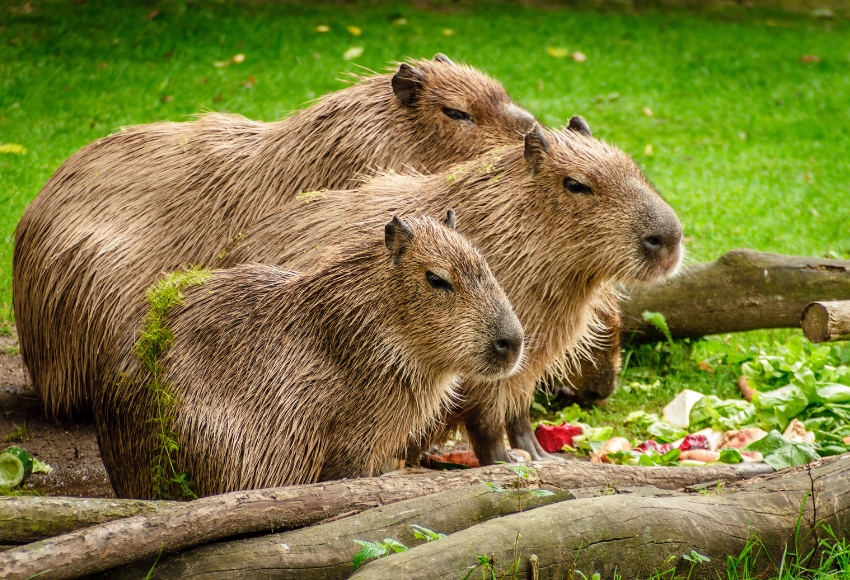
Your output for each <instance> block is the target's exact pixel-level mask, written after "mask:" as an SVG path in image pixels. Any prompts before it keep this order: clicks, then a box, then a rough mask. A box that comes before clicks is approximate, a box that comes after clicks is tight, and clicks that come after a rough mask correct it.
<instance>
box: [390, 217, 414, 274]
mask: <svg viewBox="0 0 850 580" xmlns="http://www.w3.org/2000/svg"><path fill="white" fill-rule="evenodd" d="M411 241H413V232H411V231H410V228H409V227H407V224H406V223H404V221H402V220H401V219H400V218H399V217H398V216H393V219H392V221H391V222H390V223H388V224H387V225H385V226H384V243H385V244H386V245H387V249H389V250H390V252H391V253H392V256H393V261H394V262H395V263H398V260H399V258H401V255H402V254H403V253H404V251H405V250H407V248H408V247H409V246H410V242H411Z"/></svg>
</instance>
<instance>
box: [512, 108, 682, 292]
mask: <svg viewBox="0 0 850 580" xmlns="http://www.w3.org/2000/svg"><path fill="white" fill-rule="evenodd" d="M550 141H551V142H554V144H556V145H557V146H553V143H550ZM524 155H525V159H526V161H527V163H528V169H529V171H531V173H532V174H533V176H534V181H535V185H536V189H537V191H538V192H539V193H538V196H539V197H538V203H541V204H544V207H545V208H546V210H547V211H546V212H545V214H546V215H547V216H549V219H550V220H551V221H552V222H553V223H552V224H551V229H550V231H552V232H553V233H554V232H562V233H567V238H568V240H566V239H562V240H558V239H555V240H552V241H553V243H554V244H556V245H557V244H558V242H559V241H563V242H566V243H567V244H568V246H569V248H568V251H569V259H570V260H571V261H573V262H574V263H577V264H581V266H582V267H583V268H584V269H585V270H586V271H588V272H590V273H592V272H594V271H599V272H605V273H606V275H605V276H604V277H605V278H607V279H609V280H610V279H612V278H613V279H616V280H620V281H623V282H647V281H652V280H656V279H659V278H663V277H665V276H669V275H671V274H672V273H674V272H675V271H676V270H677V269H678V267H679V265H680V264H681V261H682V254H683V247H682V225H681V223H679V218H678V217H677V216H676V213H675V212H674V211H673V209H672V208H671V207H670V206H669V205H668V204H667V202H665V201H664V199H663V198H662V197H661V196H660V195H659V194H658V192H656V191H655V188H654V187H653V186H652V185H651V184H650V183H649V181H648V180H647V179H646V177H645V176H644V174H643V172H642V171H641V170H640V169H639V168H638V167H637V165H636V164H635V162H634V160H632V158H631V157H629V156H628V155H626V154H625V153H623V152H622V151H620V150H619V149H617V148H616V147H611V146H609V145H607V144H606V143H603V142H602V141H599V140H597V139H594V138H593V137H592V135H591V132H590V128H589V127H588V125H587V123H586V122H585V121H584V119H582V118H581V117H573V118H572V119H570V123H569V125H568V126H567V127H565V128H564V130H562V131H545V130H541V129H539V128H537V129H535V130H533V131H531V132H529V133H528V134H527V135H526V137H525V153H524ZM541 209H542V208H541ZM612 274H613V276H612Z"/></svg>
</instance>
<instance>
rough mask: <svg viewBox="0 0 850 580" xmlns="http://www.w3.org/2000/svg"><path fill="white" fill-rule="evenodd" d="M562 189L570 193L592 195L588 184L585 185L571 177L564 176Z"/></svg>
mask: <svg viewBox="0 0 850 580" xmlns="http://www.w3.org/2000/svg"><path fill="white" fill-rule="evenodd" d="M564 189H566V190H567V191H569V192H570V193H581V194H584V195H593V190H592V189H591V188H590V186H589V185H585V184H583V183H582V182H580V181H576V180H575V179H573V178H572V177H565V178H564Z"/></svg>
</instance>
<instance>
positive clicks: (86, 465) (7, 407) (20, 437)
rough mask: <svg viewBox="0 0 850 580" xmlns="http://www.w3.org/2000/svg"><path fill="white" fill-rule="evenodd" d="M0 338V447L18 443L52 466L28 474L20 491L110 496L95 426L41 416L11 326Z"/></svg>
mask: <svg viewBox="0 0 850 580" xmlns="http://www.w3.org/2000/svg"><path fill="white" fill-rule="evenodd" d="M10 331H11V332H10V334H9V335H8V336H0V437H3V438H4V440H3V441H0V445H2V447H0V448H5V447H7V446H9V445H19V446H21V447H23V448H24V449H26V450H27V451H28V452H29V453H30V455H32V456H34V457H37V458H38V459H39V460H40V461H43V462H44V463H47V464H48V465H50V466H51V467H52V468H53V473H51V474H50V475H44V474H33V475H31V476H30V477H29V478H27V480H26V482H25V483H24V485H23V490H24V491H31V492H34V493H38V494H42V495H64V496H77V497H115V494H114V493H113V491H112V486H111V485H110V484H109V478H108V477H107V475H106V469H105V468H104V467H103V462H102V461H101V459H100V451H99V450H98V447H97V440H96V437H95V430H94V425H93V424H92V423H70V422H65V421H60V422H57V421H53V420H50V419H47V418H46V417H45V416H44V412H43V410H42V407H41V401H40V400H39V399H38V397H37V396H36V394H35V393H34V392H33V390H32V385H31V384H30V382H29V377H28V376H27V372H26V369H25V368H24V365H23V361H22V360H21V355H20V354H18V350H19V349H18V340H17V334H16V332H15V328H14V327H11V329H10Z"/></svg>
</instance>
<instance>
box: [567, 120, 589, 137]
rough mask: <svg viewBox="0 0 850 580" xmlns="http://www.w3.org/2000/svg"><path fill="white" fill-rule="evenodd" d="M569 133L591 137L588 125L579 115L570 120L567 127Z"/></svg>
mask: <svg viewBox="0 0 850 580" xmlns="http://www.w3.org/2000/svg"><path fill="white" fill-rule="evenodd" d="M569 129H570V131H575V132H576V133H581V134H582V135H587V136H588V137H592V136H593V135H592V134H591V132H590V125H588V124H587V121H585V120H584V117H582V116H581V115H576V116H575V117H573V118H572V119H570V125H569Z"/></svg>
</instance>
